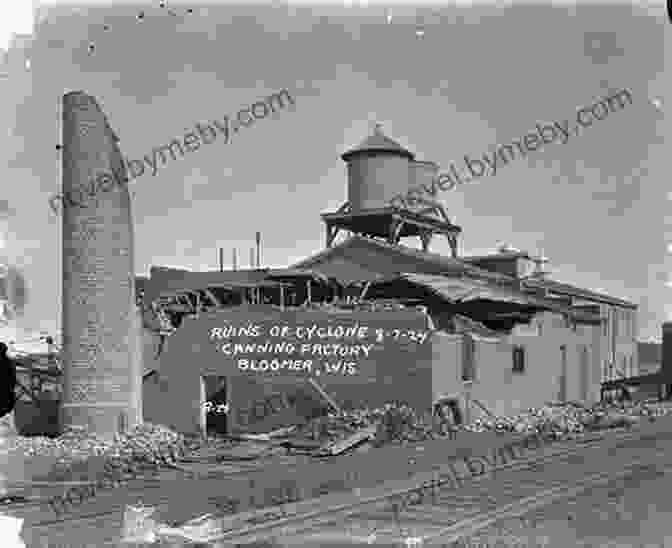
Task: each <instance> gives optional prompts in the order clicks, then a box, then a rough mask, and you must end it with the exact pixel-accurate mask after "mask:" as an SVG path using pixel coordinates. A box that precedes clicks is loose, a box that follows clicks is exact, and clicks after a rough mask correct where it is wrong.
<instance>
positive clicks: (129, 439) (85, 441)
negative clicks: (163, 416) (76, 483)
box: [8, 424, 188, 481]
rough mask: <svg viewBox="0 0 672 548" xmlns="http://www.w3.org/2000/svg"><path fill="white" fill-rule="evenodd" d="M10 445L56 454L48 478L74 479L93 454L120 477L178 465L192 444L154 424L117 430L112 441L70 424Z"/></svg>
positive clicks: (29, 451) (38, 453)
mask: <svg viewBox="0 0 672 548" xmlns="http://www.w3.org/2000/svg"><path fill="white" fill-rule="evenodd" d="M9 445H10V446H9V447H8V449H9V450H10V451H21V452H22V453H23V454H24V455H26V456H30V457H36V456H46V457H53V458H54V459H55V466H54V467H53V468H52V470H51V471H50V473H49V474H48V478H44V479H48V480H50V481H59V480H61V481H72V479H73V477H72V476H73V475H74V474H75V473H76V472H77V471H79V472H81V471H86V470H87V469H88V468H89V467H88V466H87V465H86V464H87V461H89V460H91V459H92V458H93V459H96V458H98V460H99V461H100V460H102V463H103V464H104V466H102V468H103V469H104V475H110V476H117V477H120V476H123V475H124V474H128V475H137V474H138V473H139V472H141V471H143V470H146V469H148V468H150V469H158V468H159V467H160V466H175V465H176V463H177V461H178V460H180V458H181V456H182V455H183V454H184V453H185V452H186V451H187V448H188V446H187V444H186V441H185V439H184V437H183V436H181V435H179V434H177V433H175V432H173V431H171V430H170V429H168V428H166V427H165V426H160V425H154V424H143V425H140V426H138V427H136V428H134V429H132V430H131V431H129V432H128V433H127V434H117V435H115V437H114V439H113V440H111V441H110V440H106V439H103V438H101V437H99V436H96V435H95V434H91V433H88V432H87V431H86V430H85V429H83V428H69V429H68V430H67V431H66V432H64V433H63V434H62V435H61V436H58V437H56V438H47V437H41V436H34V437H23V436H18V437H16V438H12V440H11V442H10V444H9ZM92 468H95V467H92ZM33 479H37V478H33ZM90 479H94V478H90Z"/></svg>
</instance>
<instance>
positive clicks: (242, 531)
mask: <svg viewBox="0 0 672 548" xmlns="http://www.w3.org/2000/svg"><path fill="white" fill-rule="evenodd" d="M658 437H659V436H650V435H649V436H647V435H641V432H635V433H631V432H627V433H624V434H621V435H618V436H614V437H606V436H600V437H598V438H597V439H596V440H589V441H586V442H584V443H581V440H579V443H578V444H577V446H575V447H572V448H569V449H564V448H563V449H560V450H557V451H550V452H549V453H547V454H545V455H541V456H535V457H531V458H528V459H525V460H515V461H513V462H509V463H507V464H504V465H499V466H494V467H492V468H491V469H490V474H483V475H479V476H473V477H468V478H462V479H463V480H466V481H468V482H469V483H470V484H471V483H479V482H482V481H485V480H486V479H489V477H490V476H491V475H492V473H493V472H498V471H510V472H514V471H518V470H529V469H533V468H535V467H536V466H538V465H539V464H542V463H545V462H553V461H559V460H562V458H563V457H570V456H575V455H579V454H584V453H585V451H586V450H589V451H591V452H592V451H593V450H599V449H604V448H605V447H611V446H612V445H613V443H612V444H609V443H608V442H609V441H611V442H614V441H616V442H617V443H616V445H619V444H623V445H625V444H627V443H628V442H631V441H637V440H639V439H647V438H658ZM605 441H607V445H605V444H604V442H605ZM619 442H620V443H619ZM611 448H613V447H611ZM475 457H478V455H476V456H475ZM433 473H435V472H424V473H420V474H418V476H417V477H416V478H415V479H410V480H405V481H406V482H410V483H411V484H412V485H409V486H404V487H403V488H399V487H397V488H396V489H391V490H390V491H389V492H385V493H382V494H381V493H377V494H375V495H372V496H369V497H365V496H362V497H361V498H359V499H358V500H357V501H356V502H352V501H351V502H347V503H341V504H334V505H332V506H329V507H327V508H324V509H318V510H314V509H313V510H310V511H307V512H303V513H298V514H295V515H293V516H289V517H284V518H281V519H278V520H273V521H268V522H266V523H262V524H257V525H249V526H247V527H245V526H243V527H239V528H237V529H232V530H229V531H225V532H222V533H221V534H218V535H213V536H210V537H208V538H207V540H206V539H204V540H203V542H217V543H218V544H217V546H220V544H219V542H221V541H224V542H226V543H227V544H228V543H234V542H235V543H244V542H256V541H260V540H263V539H267V538H269V537H272V536H285V535H288V534H291V535H294V534H300V533H302V532H305V531H307V530H310V529H313V528H315V527H316V526H319V525H325V524H328V523H334V522H335V521H338V520H339V519H344V518H347V517H349V516H352V515H354V514H357V513H359V512H362V511H363V510H366V509H367V508H369V507H371V506H375V505H376V504H379V503H381V502H384V501H385V500H388V499H390V498H393V497H399V496H403V495H406V494H409V493H412V492H413V491H417V490H418V489H419V488H422V487H423V486H426V485H427V483H428V482H429V481H432V480H431V479H430V477H431V475H432V474H433ZM443 483H444V484H445V483H448V480H447V481H445V482H443ZM440 485H441V484H439V486H440ZM367 490H369V491H373V490H377V491H380V487H373V488H370V489H367ZM272 508H273V507H271V508H269V509H265V510H266V511H271V510H272ZM275 508H277V507H275ZM263 511H264V510H262V511H258V512H255V514H257V515H258V514H261V513H263ZM292 525H293V527H292Z"/></svg>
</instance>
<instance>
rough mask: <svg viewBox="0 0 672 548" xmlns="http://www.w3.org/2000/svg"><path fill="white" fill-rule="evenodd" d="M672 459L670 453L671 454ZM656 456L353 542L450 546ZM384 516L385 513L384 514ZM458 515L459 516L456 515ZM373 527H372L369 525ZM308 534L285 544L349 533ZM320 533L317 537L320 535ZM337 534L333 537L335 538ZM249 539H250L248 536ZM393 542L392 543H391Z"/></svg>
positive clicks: (645, 466) (318, 541) (399, 522)
mask: <svg viewBox="0 0 672 548" xmlns="http://www.w3.org/2000/svg"><path fill="white" fill-rule="evenodd" d="M667 453H669V451H665V450H664V449H658V450H657V451H656V452H655V455H656V456H663V457H665V456H666V455H667ZM668 459H669V457H668ZM651 460H652V457H651V456H649V457H644V458H641V459H636V460H634V461H632V460H631V461H629V462H627V463H624V464H622V465H621V466H619V470H617V471H609V472H597V473H593V474H588V475H583V476H582V477H581V478H580V479H579V480H577V481H572V482H569V484H568V483H567V480H564V481H562V482H560V485H554V486H552V487H547V488H545V489H542V490H537V491H536V492H534V493H533V494H531V495H529V496H520V494H519V495H518V496H516V497H515V500H514V501H512V502H509V503H507V504H498V505H497V506H496V507H495V508H493V509H491V510H487V511H484V510H483V509H482V508H480V506H479V505H478V504H474V505H472V507H471V508H470V510H471V511H470V512H462V514H463V515H462V516H456V514H459V513H460V512H455V511H447V510H445V509H443V508H442V507H441V506H440V505H437V506H425V507H424V508H425V510H426V515H425V516H422V517H417V518H415V519H414V518H413V517H411V519H410V520H409V519H406V520H405V524H404V523H403V521H404V520H398V518H397V519H396V520H395V521H396V522H397V523H396V527H386V528H384V529H383V528H381V527H378V528H376V529H375V531H376V532H378V533H379V534H380V533H390V532H392V531H394V530H395V529H396V530H397V531H399V534H400V536H399V537H394V538H393V539H390V538H386V539H385V541H379V542H378V543H376V542H375V540H376V535H372V534H369V535H368V536H367V535H365V536H361V535H358V536H355V535H350V537H351V539H350V540H351V541H353V542H352V543H353V544H354V543H356V542H357V541H360V542H362V543H368V544H371V543H374V544H377V545H378V546H404V545H408V544H407V543H406V540H408V542H415V543H417V544H431V545H438V543H440V544H441V546H443V547H444V548H445V547H446V546H449V545H450V543H456V542H458V541H460V540H463V539H464V538H467V537H468V536H471V535H473V534H475V533H477V532H478V531H480V530H482V529H484V528H486V527H488V526H490V525H492V524H493V523H495V522H498V521H500V520H503V519H508V518H514V517H519V516H521V515H524V514H526V513H528V512H530V511H533V510H535V509H537V508H540V507H543V506H546V505H548V504H551V503H553V502H556V501H558V500H562V499H566V498H571V497H573V496H576V495H578V494H580V493H581V492H583V491H585V490H586V489H589V488H590V487H592V486H595V485H599V484H601V483H610V482H612V481H614V480H617V479H621V478H623V477H627V476H630V475H632V474H633V473H635V472H636V470H637V469H651V468H654V469H655V468H658V466H659V465H660V463H658V462H651ZM671 471H672V465H670V464H669V460H667V461H666V462H665V465H664V466H663V473H669V472H671ZM484 477H487V476H479V478H484ZM558 481H559V480H557V479H556V480H555V483H556V484H557V483H558ZM435 511H439V512H442V513H443V516H442V517H443V518H444V521H443V524H442V525H443V527H440V528H439V530H438V531H433V532H430V533H429V534H426V535H415V536H412V537H411V536H407V537H406V539H404V538H402V537H401V532H402V530H403V529H406V530H407V531H408V530H409V529H412V528H414V523H413V522H414V521H415V522H418V521H420V522H421V525H424V527H425V528H428V526H429V528H430V530H431V529H432V528H435V527H432V524H434V526H435V525H436V523H437V522H436V521H434V522H432V519H431V518H432V514H433V512H435ZM381 518H382V516H381ZM456 518H457V519H456ZM357 519H362V520H365V521H369V522H371V521H374V522H375V521H383V522H384V523H385V524H387V523H390V525H392V523H391V516H390V515H389V513H388V517H387V518H382V519H378V520H376V519H375V516H374V517H373V519H372V518H369V519H364V518H361V517H357ZM409 521H410V524H409ZM446 522H452V523H450V524H446ZM332 525H341V526H343V529H345V523H343V522H336V523H333V522H332ZM369 529H371V528H370V527H369ZM416 529H417V527H416ZM305 533H307V535H304V536H301V535H300V534H299V535H298V536H299V540H296V538H295V539H293V540H291V541H289V540H284V544H283V546H293V545H296V544H297V543H299V542H300V544H301V545H302V546H320V545H321V543H324V542H332V543H333V542H335V541H336V542H337V541H340V542H345V538H346V536H345V535H344V534H340V535H339V534H337V533H336V534H330V533H328V532H327V533H324V532H322V533H320V532H319V531H316V532H315V533H313V534H312V535H311V534H310V532H305ZM276 536H281V535H276ZM316 537H317V538H316ZM332 537H333V538H332ZM246 540H248V539H246ZM279 542H283V539H279ZM390 543H391V544H390ZM217 546H218V548H219V547H221V546H224V545H222V544H217Z"/></svg>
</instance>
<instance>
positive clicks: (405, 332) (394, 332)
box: [376, 328, 429, 344]
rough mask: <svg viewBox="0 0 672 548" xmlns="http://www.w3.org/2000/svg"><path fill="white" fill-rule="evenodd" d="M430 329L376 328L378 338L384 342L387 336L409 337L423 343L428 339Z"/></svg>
mask: <svg viewBox="0 0 672 548" xmlns="http://www.w3.org/2000/svg"><path fill="white" fill-rule="evenodd" d="M428 335H429V331H414V330H412V329H391V330H389V331H386V330H384V329H380V328H378V329H376V339H377V340H378V342H382V341H383V339H384V338H385V337H392V338H394V339H395V340H399V339H408V340H410V341H411V342H414V343H418V344H422V343H424V342H425V340H427V337H428Z"/></svg>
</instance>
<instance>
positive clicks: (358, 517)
mask: <svg viewBox="0 0 672 548" xmlns="http://www.w3.org/2000/svg"><path fill="white" fill-rule="evenodd" d="M665 438H667V439H668V440H670V441H672V433H670V434H666V432H665V431H663V430H661V431H659V432H655V433H654V434H653V435H651V434H647V433H644V432H641V431H639V430H636V431H634V432H633V431H630V432H627V431H626V432H624V433H617V432H613V431H612V432H609V433H605V434H598V435H597V436H594V437H593V439H587V440H577V441H575V442H572V446H571V447H570V448H567V447H566V446H565V447H558V446H556V445H554V444H549V445H547V446H545V447H544V448H543V449H542V451H543V452H544V453H543V454H542V455H537V456H534V457H532V458H528V459H525V460H518V461H514V462H512V463H509V464H507V465H504V466H497V467H495V468H494V471H495V472H500V471H501V472H502V473H505V474H506V476H505V477H510V475H511V474H512V473H514V472H519V473H522V472H525V471H527V473H528V474H534V469H535V468H538V467H544V466H549V465H551V464H552V463H554V462H556V463H561V464H562V466H566V465H567V463H571V462H572V459H574V461H575V462H578V461H580V462H583V461H585V458H586V454H588V453H590V454H593V453H594V454H595V456H593V457H592V459H591V461H598V462H603V461H604V459H605V456H607V455H609V454H610V452H612V451H613V450H614V449H616V448H619V447H623V448H627V447H628V446H631V447H632V446H636V445H637V444H638V443H642V442H643V443H645V444H651V443H652V442H651V441H650V440H653V439H656V440H658V441H661V440H664V439H665ZM647 440H649V441H647ZM561 443H563V442H561ZM557 466H558V464H556V468H557ZM242 472H243V471H241V473H242ZM430 476H432V473H431V472H429V473H424V474H418V475H417V477H415V478H414V479H411V480H400V481H396V482H389V484H391V485H392V486H391V487H389V486H388V485H389V484H388V482H386V484H385V485H383V486H378V487H373V488H369V489H362V490H361V493H360V496H359V498H358V499H357V500H356V501H353V498H354V497H353V494H352V493H350V492H348V493H334V494H331V495H327V496H325V497H321V498H319V499H312V500H304V501H300V502H298V503H294V504H292V505H286V508H289V507H290V506H294V507H295V510H294V511H295V513H294V514H293V515H290V517H286V518H284V519H281V520H275V521H268V522H266V523H261V524H258V525H250V524H249V522H248V523H245V519H246V515H247V517H249V516H250V515H260V514H263V513H265V512H267V511H268V510H269V508H265V509H262V510H255V511H251V512H246V513H244V514H239V515H233V516H226V517H223V518H221V520H220V526H221V529H220V530H221V531H222V532H221V533H220V534H217V535H212V536H210V537H209V538H208V539H207V543H203V541H205V540H206V539H203V540H202V541H201V544H199V545H198V546H201V547H202V546H210V547H220V546H222V547H223V546H234V545H237V544H245V543H250V542H259V541H263V540H266V539H268V538H271V537H279V538H282V539H283V542H285V543H286V544H303V545H306V544H311V543H312V544H313V545H315V546H326V544H325V541H327V538H328V537H329V529H332V530H334V529H336V530H338V529H340V539H341V542H340V545H343V543H344V537H345V536H346V535H344V534H343V531H345V530H347V529H348V528H349V529H351V530H352V529H353V528H354V527H353V526H357V525H359V528H360V529H362V530H363V531H366V535H360V536H363V538H366V537H368V536H369V534H370V531H371V530H372V529H375V528H376V527H378V530H377V535H378V538H379V539H380V538H385V537H387V538H388V539H389V540H393V541H394V539H393V538H391V537H390V535H391V533H392V532H393V530H394V526H395V525H396V522H395V515H394V512H392V511H391V510H390V509H389V508H388V509H385V508H384V506H385V505H384V504H383V502H384V501H385V500H387V499H389V497H390V496H392V495H397V496H403V495H404V494H407V493H409V492H410V491H412V490H413V489H415V488H416V487H417V486H418V484H419V483H421V481H420V480H422V481H428V480H429V479H430ZM500 476H502V478H503V477H504V476H503V475H502V474H500ZM537 476H538V475H537ZM574 477H576V472H575V475H574ZM520 481H521V480H520V479H516V480H515V481H514V484H516V485H517V484H519V483H520ZM562 482H564V483H567V474H565V476H564V479H562ZM152 483H154V482H152ZM488 483H489V482H488V481H487V480H486V477H484V476H479V477H475V478H471V479H469V480H468V482H466V483H465V485H464V489H466V490H468V491H469V492H468V493H462V494H460V495H459V496H460V497H461V498H460V499H456V498H455V497H456V496H457V495H458V494H459V493H458V492H457V491H459V490H451V491H448V492H447V493H444V495H447V496H449V498H452V500H454V501H455V502H454V503H453V504H452V505H451V504H449V503H448V501H447V500H438V501H433V502H435V503H436V504H433V505H432V507H431V508H425V507H423V506H422V505H421V506H416V507H413V508H409V509H408V510H404V511H403V512H402V516H401V519H402V520H403V522H404V523H405V524H410V525H411V526H413V527H415V529H418V527H417V526H415V525H414V524H418V523H420V524H421V523H423V520H421V519H420V517H422V516H426V514H425V513H424V512H426V511H428V510H431V511H432V512H434V514H435V516H434V518H435V520H438V522H439V523H432V524H427V525H431V526H432V527H430V528H429V530H428V531H427V534H430V533H431V534H434V533H436V532H437V531H438V530H439V529H440V528H441V527H443V528H445V527H446V526H447V525H451V524H452V525H454V524H455V523H457V522H456V521H455V519H454V518H455V517H456V514H455V509H456V507H464V508H463V510H464V509H466V508H468V507H469V506H471V508H472V514H469V512H467V513H466V514H465V513H464V511H462V512H461V513H460V515H461V516H462V517H463V519H468V518H470V517H471V518H474V515H476V514H479V513H483V512H484V511H486V510H487V511H489V507H485V510H484V505H483V501H482V500H481V499H479V497H481V495H477V496H476V498H474V492H475V491H474V488H475V487H476V488H478V486H479V485H480V484H488ZM528 483H529V480H528ZM402 484H403V485H402ZM144 487H145V488H146V487H149V489H148V490H146V491H144V492H142V493H141V492H140V491H139V490H137V491H136V490H134V491H135V492H133V493H130V494H131V495H133V494H135V495H136V496H137V495H139V494H143V495H145V496H144V497H143V498H144V499H145V500H147V499H149V498H150V497H149V496H147V495H148V493H147V491H153V490H154V488H155V487H154V485H151V487H150V486H149V485H148V484H145V486H144ZM157 487H158V485H157ZM540 489H543V485H540V486H536V487H535V489H533V491H535V490H536V491H538V490H540ZM476 491H478V489H476ZM439 495H441V493H439ZM514 498H515V497H514ZM518 498H520V496H518ZM128 500H129V499H126V500H119V501H118V502H119V504H115V505H114V507H113V508H112V507H108V508H107V509H106V511H103V512H97V513H87V514H86V515H81V516H78V517H77V518H76V520H72V519H66V520H63V519H61V520H53V519H48V520H44V519H43V520H40V521H39V522H33V523H31V524H30V529H31V531H32V533H36V534H37V535H38V536H40V533H41V534H47V535H48V538H49V539H50V542H51V539H52V538H53V539H54V540H56V539H57V538H58V537H60V536H63V537H66V536H69V533H70V532H71V529H72V528H73V526H74V527H76V528H77V529H82V530H89V531H97V532H98V535H100V536H97V537H96V542H95V545H96V546H106V545H107V546H109V545H110V544H112V545H119V540H118V538H119V532H120V530H121V525H122V524H121V514H122V510H123V508H124V507H125V503H126V502H128ZM115 502H116V501H115ZM170 502H171V501H170V500H168V499H166V500H160V501H158V500H157V501H152V502H151V504H152V505H153V506H161V505H162V504H166V505H168V504H170ZM172 502H173V503H174V501H172ZM322 504H326V505H325V506H323V507H322V508H320V505H322ZM381 506H383V507H381ZM425 506H426V505H425ZM316 508H317V510H316ZM367 512H368V514H369V515H368V516H367V515H366V514H365V513H367ZM411 512H415V515H413V514H411ZM473 512H475V513H476V514H473ZM381 513H382V515H378V516H376V514H381ZM397 517H399V516H397ZM458 518H459V516H458ZM424 521H426V519H424ZM373 522H376V523H373ZM371 525H373V526H371ZM437 527H439V529H437ZM388 529H389V531H387V532H386V530H388ZM425 529H427V527H425ZM31 536H33V535H32V534H31ZM103 536H104V538H101V537H103ZM332 536H334V535H332ZM392 536H394V535H392ZM398 536H399V535H398V534H397V537H398ZM351 537H352V538H353V539H355V538H356V537H357V534H355V533H353V534H352V535H351ZM395 538H396V537H395ZM113 539H114V540H113ZM26 540H28V539H26ZM397 541H398V539H397ZM327 542H328V541H327ZM395 542H396V541H395ZM69 543H71V544H72V545H73V546H75V545H77V543H76V542H70V541H69V542H66V543H65V544H64V545H69ZM376 544H379V542H376ZM33 545H35V546H38V545H39V544H33V543H32V542H31V543H30V544H29V546H33ZM86 545H87V546H88V545H90V543H87V544H86ZM189 545H191V544H189ZM379 545H380V544H379Z"/></svg>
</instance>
